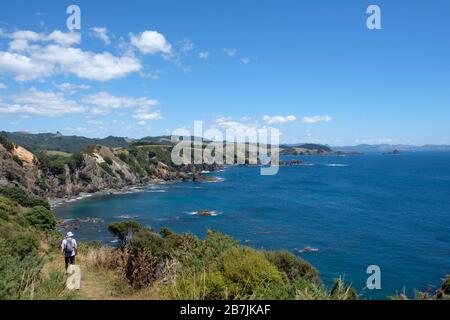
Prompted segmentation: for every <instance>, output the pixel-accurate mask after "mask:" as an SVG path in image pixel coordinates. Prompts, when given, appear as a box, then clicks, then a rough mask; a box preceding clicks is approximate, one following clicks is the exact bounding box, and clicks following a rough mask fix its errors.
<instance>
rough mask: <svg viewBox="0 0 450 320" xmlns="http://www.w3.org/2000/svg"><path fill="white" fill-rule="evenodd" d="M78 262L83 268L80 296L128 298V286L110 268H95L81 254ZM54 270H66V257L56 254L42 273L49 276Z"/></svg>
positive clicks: (86, 297)
mask: <svg viewBox="0 0 450 320" xmlns="http://www.w3.org/2000/svg"><path fill="white" fill-rule="evenodd" d="M76 264H77V265H78V266H79V267H80V270H81V287H80V291H79V293H80V296H81V297H82V298H83V299H87V300H119V299H127V295H128V294H126V292H124V291H126V286H124V285H123V282H122V281H120V279H119V277H118V276H117V275H116V274H115V273H113V272H112V271H108V270H95V268H91V267H89V266H88V265H87V262H86V256H85V255H83V254H79V255H78V256H77V260H76ZM52 271H60V272H64V258H63V257H61V255H58V254H54V255H52V256H51V257H49V261H48V262H47V263H46V264H45V265H44V267H43V268H42V275H43V276H44V277H46V276H48V275H49V273H50V272H52Z"/></svg>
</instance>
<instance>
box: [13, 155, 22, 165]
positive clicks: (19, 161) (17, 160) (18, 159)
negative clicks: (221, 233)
mask: <svg viewBox="0 0 450 320" xmlns="http://www.w3.org/2000/svg"><path fill="white" fill-rule="evenodd" d="M12 159H13V160H14V161H15V162H16V163H17V164H18V165H19V166H21V167H22V166H23V161H22V160H20V158H19V157H18V156H17V155H13V157H12Z"/></svg>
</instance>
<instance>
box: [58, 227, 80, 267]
mask: <svg viewBox="0 0 450 320" xmlns="http://www.w3.org/2000/svg"><path fill="white" fill-rule="evenodd" d="M61 253H62V254H63V255H64V261H65V263H66V270H67V268H68V267H69V264H75V256H76V255H77V242H76V241H75V239H74V238H73V233H72V232H67V235H66V237H65V239H64V240H63V241H62V243H61Z"/></svg>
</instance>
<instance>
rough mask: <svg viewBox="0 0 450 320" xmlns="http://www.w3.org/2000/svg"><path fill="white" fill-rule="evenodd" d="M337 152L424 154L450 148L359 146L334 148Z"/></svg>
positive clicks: (441, 146)
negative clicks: (396, 151)
mask: <svg viewBox="0 0 450 320" xmlns="http://www.w3.org/2000/svg"><path fill="white" fill-rule="evenodd" d="M333 150H335V151H341V152H362V153H390V152H393V151H394V150H398V151H400V152H424V151H450V146H448V145H424V146H414V145H402V144H399V145H390V144H377V145H369V144H361V145H357V146H347V147H333Z"/></svg>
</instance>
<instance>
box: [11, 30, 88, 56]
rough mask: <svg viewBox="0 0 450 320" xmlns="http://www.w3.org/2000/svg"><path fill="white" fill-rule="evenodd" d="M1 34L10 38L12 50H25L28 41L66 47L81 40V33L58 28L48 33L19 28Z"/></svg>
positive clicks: (27, 46)
mask: <svg viewBox="0 0 450 320" xmlns="http://www.w3.org/2000/svg"><path fill="white" fill-rule="evenodd" d="M2 36H4V37H7V38H10V39H11V42H10V44H9V47H10V49H11V50H14V51H23V50H27V49H28V48H29V42H54V43H57V44H59V45H61V46H68V47H70V46H73V45H75V44H79V43H80V42H81V35H80V34H79V33H78V32H62V31H60V30H55V31H53V32H52V33H50V34H45V33H38V32H34V31H30V30H19V31H15V32H13V33H3V34H2Z"/></svg>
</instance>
